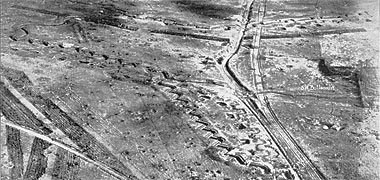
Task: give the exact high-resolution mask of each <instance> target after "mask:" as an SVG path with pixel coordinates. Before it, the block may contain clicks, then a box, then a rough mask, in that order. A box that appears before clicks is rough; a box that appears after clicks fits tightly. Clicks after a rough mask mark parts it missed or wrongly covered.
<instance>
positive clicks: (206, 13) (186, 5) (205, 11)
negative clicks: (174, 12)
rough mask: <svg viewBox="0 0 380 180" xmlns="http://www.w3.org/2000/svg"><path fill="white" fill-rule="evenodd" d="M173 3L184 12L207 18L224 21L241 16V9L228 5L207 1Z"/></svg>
mask: <svg viewBox="0 0 380 180" xmlns="http://www.w3.org/2000/svg"><path fill="white" fill-rule="evenodd" d="M172 3H174V4H176V5H177V7H178V8H179V9H181V10H183V11H188V12H191V13H194V14H197V15H199V16H203V17H207V18H217V19H224V18H227V17H229V16H232V15H235V14H239V12H240V10H241V9H240V8H234V7H231V6H227V5H219V4H212V3H210V2H209V1H205V0H173V1H172Z"/></svg>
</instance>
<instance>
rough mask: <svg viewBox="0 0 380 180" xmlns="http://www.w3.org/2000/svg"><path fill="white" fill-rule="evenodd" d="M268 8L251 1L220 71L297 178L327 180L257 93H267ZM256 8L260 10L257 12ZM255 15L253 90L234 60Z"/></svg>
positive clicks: (263, 98) (259, 2) (262, 0)
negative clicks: (263, 39)
mask: <svg viewBox="0 0 380 180" xmlns="http://www.w3.org/2000/svg"><path fill="white" fill-rule="evenodd" d="M265 6H266V0H259V1H258V2H256V1H251V2H250V3H249V6H248V8H246V9H248V10H249V12H246V13H244V14H246V16H245V18H244V23H243V24H244V25H243V26H242V30H241V31H240V34H239V37H238V40H235V42H237V43H236V45H235V46H234V47H233V48H231V49H233V51H232V52H231V53H230V54H229V55H228V56H227V57H228V58H226V59H225V60H224V61H223V62H222V63H221V67H220V69H222V71H221V72H222V73H223V74H224V77H227V79H228V80H229V81H230V82H231V83H229V86H230V88H232V89H235V91H236V95H237V96H238V98H239V99H240V100H241V101H242V102H243V104H244V105H245V106H246V107H247V109H249V111H250V113H252V114H254V116H255V117H256V118H257V119H258V120H259V121H260V123H261V124H262V126H263V127H264V128H265V129H266V131H267V132H268V133H269V134H270V136H271V137H272V138H273V140H274V142H275V143H276V145H277V146H278V148H279V149H280V150H281V152H282V153H283V154H284V156H285V157H286V159H287V160H288V162H289V163H290V165H291V166H292V167H293V170H294V172H296V177H298V178H300V179H312V180H322V179H326V178H325V177H324V175H323V174H322V173H321V172H320V171H319V170H318V168H317V167H316V166H315V165H314V164H313V163H312V162H311V160H310V159H309V158H308V156H307V155H306V154H305V153H304V152H303V151H302V149H301V148H300V147H299V145H298V144H297V143H296V141H295V140H294V139H293V138H292V136H291V135H290V134H289V132H287V130H286V128H284V126H282V124H281V122H280V121H279V120H278V119H277V116H276V114H275V113H274V111H273V109H272V108H271V106H270V102H269V101H268V98H267V97H266V96H265V95H261V94H256V93H255V91H263V87H262V79H261V77H262V70H261V69H262V67H261V63H260V60H259V58H258V56H259V48H260V35H261V32H262V27H261V25H260V24H263V22H264V16H265V10H266V9H265ZM253 7H256V8H255V9H253ZM253 14H255V15H256V21H258V26H256V28H255V29H256V30H254V32H256V34H255V35H254V36H252V46H251V47H253V48H252V49H251V59H250V60H251V65H252V66H253V68H252V69H253V70H254V71H253V72H254V75H253V78H254V79H253V81H254V84H255V86H256V87H255V88H254V89H255V90H254V91H251V90H249V89H248V88H247V87H246V86H244V85H243V83H242V82H241V81H240V80H239V79H238V78H237V77H236V75H235V73H234V72H233V71H232V70H231V68H230V65H229V64H230V61H231V60H233V59H234V58H235V56H236V55H237V53H238V52H239V49H240V47H241V45H242V42H243V39H244V36H245V32H246V31H247V27H248V25H249V22H250V21H251V19H253V17H252V16H253Z"/></svg>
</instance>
